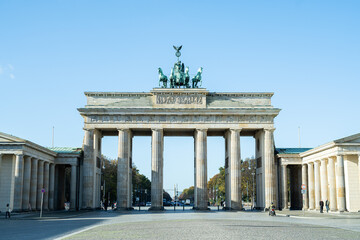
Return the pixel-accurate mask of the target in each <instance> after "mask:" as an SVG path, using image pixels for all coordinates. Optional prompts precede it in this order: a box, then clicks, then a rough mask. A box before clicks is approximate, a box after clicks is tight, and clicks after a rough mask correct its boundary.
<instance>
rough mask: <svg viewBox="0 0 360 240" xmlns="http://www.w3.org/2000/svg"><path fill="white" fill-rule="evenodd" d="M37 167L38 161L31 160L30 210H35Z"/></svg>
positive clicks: (35, 159)
mask: <svg viewBox="0 0 360 240" xmlns="http://www.w3.org/2000/svg"><path fill="white" fill-rule="evenodd" d="M38 165H39V159H37V158H33V159H32V161H31V183H30V206H31V210H36V198H37V180H38Z"/></svg>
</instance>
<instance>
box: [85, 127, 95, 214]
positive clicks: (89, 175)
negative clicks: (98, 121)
mask: <svg viewBox="0 0 360 240" xmlns="http://www.w3.org/2000/svg"><path fill="white" fill-rule="evenodd" d="M83 149H84V162H83V198H82V199H83V202H82V208H95V202H94V198H95V196H94V190H95V186H94V178H95V174H94V173H95V165H96V162H94V160H95V158H94V130H92V129H85V136H84V146H83Z"/></svg>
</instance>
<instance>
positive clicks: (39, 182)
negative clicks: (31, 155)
mask: <svg viewBox="0 0 360 240" xmlns="http://www.w3.org/2000/svg"><path fill="white" fill-rule="evenodd" d="M38 165H39V166H38V176H37V179H38V180H37V190H36V209H38V210H40V208H41V196H42V192H41V190H42V188H43V187H44V161H42V160H39V163H38Z"/></svg>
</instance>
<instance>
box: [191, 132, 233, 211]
mask: <svg viewBox="0 0 360 240" xmlns="http://www.w3.org/2000/svg"><path fill="white" fill-rule="evenodd" d="M195 135H196V186H195V188H196V195H197V197H196V199H197V202H196V205H195V206H194V207H195V209H197V210H207V209H208V206H207V202H208V191H207V129H196V130H195ZM231 195H232V194H231Z"/></svg>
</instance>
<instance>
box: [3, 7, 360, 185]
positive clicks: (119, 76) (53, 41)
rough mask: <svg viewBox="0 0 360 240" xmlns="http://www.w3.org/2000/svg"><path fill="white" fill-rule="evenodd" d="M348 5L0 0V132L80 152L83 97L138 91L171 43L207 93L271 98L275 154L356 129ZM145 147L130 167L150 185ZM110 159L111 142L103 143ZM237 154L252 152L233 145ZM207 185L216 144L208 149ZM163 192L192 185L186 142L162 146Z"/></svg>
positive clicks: (355, 27) (358, 43) (356, 21)
mask: <svg viewBox="0 0 360 240" xmlns="http://www.w3.org/2000/svg"><path fill="white" fill-rule="evenodd" d="M359 12H360V1H350V0H347V1H331V0H326V1H313V0H311V1H310V0H309V1H304V0H294V1H289V0H286V1H267V0H263V1H260V0H254V1H65V0H61V1H60V0H59V1H7V0H2V1H0V131H2V132H5V133H9V134H12V135H15V136H18V137H21V138H25V139H28V140H30V141H33V142H35V143H38V144H40V145H43V146H51V139H52V127H53V126H55V145H56V146H74V147H80V146H81V145H82V140H83V135H84V133H83V130H82V127H83V119H82V117H81V116H80V115H79V113H78V111H77V108H79V107H83V106H84V105H85V100H86V99H85V96H84V94H83V92H84V91H121V92H127V91H129V92H132V91H140V92H148V91H150V90H151V89H152V88H153V87H156V86H157V84H158V75H157V68H158V67H162V68H163V70H164V72H165V74H166V75H168V74H169V72H170V67H171V66H172V65H173V64H174V62H175V60H176V58H175V56H174V50H173V48H172V46H173V45H183V49H182V57H181V59H182V61H183V62H184V63H185V64H186V65H187V66H189V67H190V75H194V74H195V73H196V70H197V68H198V67H200V66H202V67H203V68H204V72H203V87H205V88H207V89H208V90H209V91H212V92H274V93H275V95H274V97H273V101H272V104H273V105H274V106H275V107H277V108H281V109H282V111H281V112H280V114H279V116H278V117H277V118H276V119H275V127H276V131H275V143H276V146H277V147H298V146H299V137H298V127H299V126H300V129H301V131H300V132H301V134H300V135H301V146H302V147H315V146H318V145H321V144H324V143H326V142H328V141H332V140H334V139H337V138H341V137H345V136H348V135H352V134H355V133H359V132H360V104H359V103H360V97H359V95H360V83H359V82H360V67H359V66H360V31H359V26H360V14H359ZM150 141H151V140H150V138H146V137H137V138H135V139H134V157H133V159H134V163H135V164H136V165H137V166H138V168H139V169H140V171H141V172H142V173H144V174H145V175H147V176H149V177H150V158H151V155H150ZM103 142H104V144H103V149H102V150H103V153H104V154H105V155H107V156H109V157H116V155H117V145H116V138H110V137H109V138H105V139H104V140H103ZM241 144H242V145H241V147H242V157H243V158H246V157H251V156H252V155H254V147H253V145H254V141H253V139H252V138H241ZM208 149H209V151H208V161H209V163H208V176H209V177H211V176H213V175H214V174H215V173H216V172H217V169H218V168H219V167H220V166H222V165H223V162H224V141H223V139H222V138H220V137H212V138H209V140H208ZM164 156H165V159H164V161H165V163H164V164H165V169H164V187H165V189H170V188H173V186H174V184H179V189H180V190H182V188H185V187H189V186H191V185H193V140H192V138H180V137H179V138H175V137H174V138H166V139H165V155H164Z"/></svg>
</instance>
